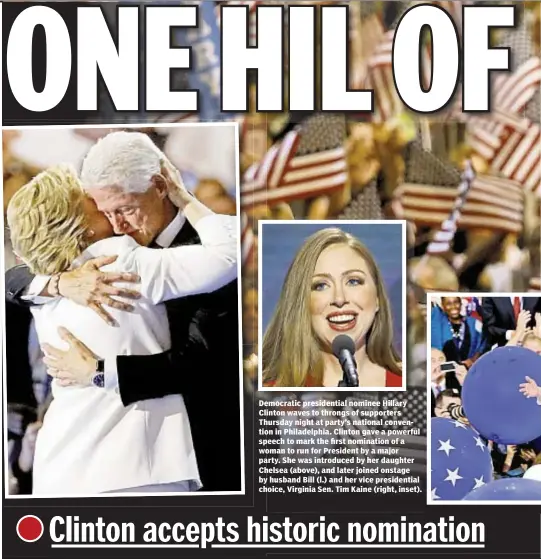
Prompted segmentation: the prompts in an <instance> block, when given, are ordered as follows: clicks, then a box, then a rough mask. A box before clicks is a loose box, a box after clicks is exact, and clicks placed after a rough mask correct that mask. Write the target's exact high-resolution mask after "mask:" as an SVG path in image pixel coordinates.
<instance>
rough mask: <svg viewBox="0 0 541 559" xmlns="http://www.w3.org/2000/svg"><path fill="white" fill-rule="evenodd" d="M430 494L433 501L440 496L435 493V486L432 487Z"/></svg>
mask: <svg viewBox="0 0 541 559" xmlns="http://www.w3.org/2000/svg"><path fill="white" fill-rule="evenodd" d="M430 496H431V497H432V500H433V501H435V500H436V499H439V498H440V496H439V495H437V494H436V488H435V487H434V489H432V492H431V493H430Z"/></svg>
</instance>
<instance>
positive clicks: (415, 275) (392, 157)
mask: <svg viewBox="0 0 541 559" xmlns="http://www.w3.org/2000/svg"><path fill="white" fill-rule="evenodd" d="M258 3H259V2H257V1H247V2H242V1H236V2H234V1H231V2H202V3H200V10H201V14H200V16H201V19H200V21H201V22H202V23H206V24H207V25H203V24H202V25H201V26H200V28H199V30H198V31H195V32H194V31H192V32H191V34H189V35H183V34H182V33H180V32H179V34H178V35H175V37H174V41H175V42H177V43H178V44H192V45H193V46H194V49H196V50H197V54H198V56H197V57H196V61H197V63H196V67H195V69H194V71H193V72H190V73H187V72H182V73H174V74H173V81H174V82H175V83H174V86H175V87H185V88H189V87H194V86H197V87H201V103H202V110H201V113H200V114H199V115H187V114H171V113H167V114H163V115H158V116H156V115H155V114H152V115H151V114H146V113H144V112H139V113H134V114H129V113H116V112H115V110H114V107H113V106H112V104H111V102H110V98H109V97H108V96H107V95H106V94H104V103H103V104H102V105H100V106H102V109H101V111H100V114H99V115H98V117H97V118H96V117H93V118H92V121H89V122H92V123H93V124H94V123H98V122H99V123H103V124H112V123H115V124H124V123H131V124H133V123H139V124H143V123H145V124H147V125H148V126H151V127H152V129H146V131H147V132H148V133H150V134H151V135H152V137H153V139H154V140H155V142H156V143H157V144H158V145H159V146H160V147H161V148H162V149H163V150H164V152H165V153H166V154H167V155H168V157H169V158H170V159H171V161H172V162H173V163H174V164H175V165H176V166H177V167H178V169H179V170H180V172H181V174H182V176H183V178H184V180H185V182H186V184H187V186H188V188H190V189H191V190H192V191H193V192H194V194H195V195H196V196H197V197H198V198H199V199H201V200H202V201H203V202H204V203H205V204H207V205H208V206H209V207H211V208H212V209H214V210H215V211H217V212H220V213H229V214H235V213H236V207H237V200H236V197H237V194H236V179H235V174H234V171H232V170H231V166H228V165H227V164H226V161H231V157H233V155H234V150H236V147H235V146H229V144H228V146H229V147H227V148H224V143H223V138H222V137H221V136H220V134H221V132H220V129H219V128H216V129H215V132H213V134H211V135H210V136H208V135H207V136H204V137H203V135H202V133H201V130H202V129H198V128H196V127H192V128H190V129H183V128H166V127H163V124H164V123H166V122H182V123H189V122H192V121H215V120H221V121H223V120H234V121H236V122H238V124H239V129H240V146H239V149H240V154H239V155H240V200H239V202H240V210H241V219H242V243H243V278H242V279H243V283H242V285H243V346H244V373H245V381H246V382H245V386H246V391H247V394H251V393H253V390H254V386H256V383H257V378H256V377H257V363H258V358H257V339H258V334H257V324H258V320H257V317H258V308H257V306H258V302H257V301H258V297H257V293H258V292H257V289H258V285H257V277H258V274H257V263H258V256H257V255H258V239H257V222H258V220H260V219H284V220H287V219H308V220H309V219H348V220H353V219H359V220H367V219H386V218H389V219H397V218H398V219H406V220H407V222H408V264H409V266H408V273H409V280H408V319H409V328H408V335H409V340H408V341H409V343H408V351H409V355H408V358H407V361H408V362H407V367H406V370H407V374H408V386H409V387H410V390H408V393H407V398H408V399H412V406H411V407H412V409H414V408H415V406H417V407H418V406H421V408H422V407H424V390H425V388H424V387H425V386H426V371H427V366H428V364H427V363H426V355H427V346H426V334H427V332H426V313H427V308H426V293H427V292H431V291H447V292H449V291H453V292H456V291H461V292H473V291H482V292H490V291H494V292H495V291H528V290H533V291H540V290H541V284H540V278H541V236H540V233H541V222H540V215H541V209H540V208H541V204H540V202H541V141H540V139H541V136H540V125H541V92H540V87H539V86H540V83H541V62H540V58H539V56H540V33H539V30H540V25H541V24H540V14H541V4H540V3H539V2H517V3H516V4H517V5H518V8H519V9H518V10H517V16H518V25H517V27H516V29H514V30H499V31H496V32H495V33H494V36H493V37H492V40H493V43H494V44H496V45H499V46H509V47H511V48H512V52H513V56H512V57H511V60H512V69H511V72H509V73H501V74H500V73H495V74H494V75H493V79H494V80H495V81H496V83H494V84H493V95H494V99H493V103H492V107H493V110H492V112H491V113H489V114H485V115H481V116H475V117H471V116H467V115H463V114H461V113H460V107H459V105H452V106H450V107H449V108H448V109H447V110H446V111H445V113H441V114H435V115H429V116H427V117H423V118H419V115H413V114H411V113H409V112H407V110H406V109H405V108H404V106H403V105H402V104H401V102H400V100H399V98H398V95H397V93H396V91H395V88H394V85H393V79H392V65H391V50H392V49H391V45H392V39H393V29H394V27H395V25H396V23H397V21H398V18H399V17H400V15H401V14H402V13H403V12H404V11H405V10H406V9H407V8H408V7H409V6H411V5H412V4H414V2H399V1H385V2H375V1H370V2H368V1H365V2H349V3H345V4H347V5H348V6H349V16H350V17H349V22H350V37H351V51H350V52H351V56H350V64H351V68H350V76H351V81H350V86H351V87H354V88H359V87H362V86H367V87H370V88H372V89H374V90H375V112H374V114H372V115H354V114H348V115H347V116H345V115H343V114H333V115H331V114H299V113H295V114H293V113H287V112H285V113H282V114H264V113H256V112H255V103H254V99H253V98H252V99H251V110H250V111H249V112H248V113H247V114H244V115H242V116H237V115H223V114H220V113H219V99H218V97H217V95H216V91H218V92H219V73H218V74H216V66H217V65H219V56H217V53H219V34H216V31H217V30H218V29H219V10H218V8H219V5H220V4H237V5H238V4H241V5H247V6H248V7H249V10H250V17H251V24H252V25H255V12H254V8H255V7H256V6H257V4H258ZM277 3H281V4H287V2H277ZM320 3H321V4H324V3H325V2H320ZM433 3H434V4H437V5H440V6H442V7H445V8H446V9H448V11H449V12H450V14H451V15H452V16H453V17H454V18H455V21H456V24H457V26H458V28H459V29H460V26H461V5H462V4H466V3H469V2H460V1H453V2H433ZM472 3H475V2H472ZM502 3H504V2H502ZM506 3H507V4H508V3H509V2H506ZM109 4H110V5H108V6H106V12H107V14H108V17H110V18H111V20H112V21H113V20H114V18H115V13H116V12H115V4H116V3H114V2H111V3H109ZM333 4H336V2H333ZM429 44H430V41H429V38H428V37H427V45H429ZM209 45H210V47H211V48H209ZM198 47H201V48H198ZM426 56H427V57H428V58H430V49H429V48H427V49H426ZM212 80H214V82H215V83H214V87H208V88H207V89H205V87H204V84H209V83H211V82H212ZM201 84H203V86H202V85H201ZM458 89H460V88H458ZM252 92H255V89H252ZM457 102H458V103H460V99H458V101H457ZM77 118H78V115H77V114H76V113H74V119H77ZM81 124H83V122H81ZM187 130H189V132H187ZM106 132H107V130H104V129H92V128H90V129H89V128H85V129H79V130H73V129H71V130H57V129H55V130H48V131H45V130H42V131H39V132H36V131H30V130H28V131H20V132H15V131H11V130H5V131H4V132H3V162H4V183H3V190H4V210H5V208H6V205H7V203H8V202H9V200H10V197H11V196H12V194H13V193H14V192H15V191H16V190H17V189H18V188H19V187H20V186H21V185H23V184H25V183H26V182H28V180H30V178H32V177H33V176H34V175H35V174H36V173H37V172H39V171H40V170H41V169H43V168H44V167H46V166H47V165H49V164H51V162H54V163H56V162H58V161H59V160H60V159H65V158H66V157H67V155H66V154H68V153H69V154H70V155H69V157H71V159H72V162H74V163H77V162H78V161H80V160H81V158H82V157H83V156H84V154H85V153H86V151H87V150H88V148H89V146H90V145H92V143H93V142H94V141H95V140H96V138H97V137H99V136H100V135H102V134H104V133H106ZM202 142H211V147H210V149H209V146H208V144H207V145H206V149H205V150H204V156H203V151H202V150H201V149H200V147H201V145H202ZM228 150H229V151H228ZM231 150H233V153H232V152H231ZM208 153H212V159H213V160H212V161H209V159H208ZM278 155H280V156H281V157H282V158H283V161H284V164H283V167H282V169H281V171H280V173H272V175H271V174H270V173H269V169H272V168H273V161H274V160H275V158H276V157H277V156H278ZM467 161H468V162H470V163H471V165H472V166H473V169H474V171H475V173H476V176H475V179H474V180H473V181H470V182H469V183H468V186H469V189H468V191H467V194H466V196H465V197H464V196H463V197H462V199H460V200H459V202H460V204H459V206H460V212H459V213H456V212H453V210H454V208H455V207H456V204H457V199H458V198H460V194H459V189H458V186H459V184H460V182H461V177H462V176H463V171H464V169H465V165H466V162H467ZM209 169H213V170H214V171H213V172H211V173H210V174H209V171H208V170H209ZM299 169H300V170H301V172H300V173H299V172H297V171H298V170H299ZM290 173H291V174H290ZM293 173H295V174H293ZM288 175H289V176H288ZM451 215H453V216H454V220H453V224H452V228H451V229H444V227H443V224H445V223H446V222H448V221H449V219H448V218H449V217H450V216H451ZM441 238H444V239H446V241H445V242H444V243H443V244H444V245H445V246H444V247H443V248H442V246H441V245H442V243H435V242H434V241H435V240H437V239H441ZM4 239H5V243H7V242H8V239H9V235H8V234H7V235H5V236H4ZM5 263H6V266H7V267H10V266H12V265H14V264H15V260H14V257H13V255H12V253H11V252H10V250H9V246H7V244H5ZM429 310H430V309H429ZM19 343H20V342H19ZM24 344H26V341H25V342H24ZM24 344H23V345H24ZM27 345H28V347H29V348H30V349H29V350H28V354H29V367H30V369H31V371H32V376H33V377H34V386H33V387H32V390H31V392H30V391H28V390H26V392H25V395H24V394H23V395H21V396H18V395H16V393H15V392H13V391H12V392H11V395H9V394H8V396H9V397H10V398H11V400H12V401H11V402H10V405H12V409H16V410H23V411H24V413H18V414H15V415H14V416H13V425H10V426H9V429H10V430H13V432H14V433H17V437H18V438H16V439H14V440H16V441H17V444H18V445H19V446H21V447H22V449H23V451H24V449H25V448H27V447H28V448H31V447H32V444H33V438H35V435H34V434H33V431H32V429H31V428H30V427H28V426H29V425H30V426H31V425H35V424H36V423H37V424H39V421H40V411H39V410H40V409H42V406H43V405H44V404H45V403H46V399H45V394H46V390H44V389H43V386H44V385H46V375H45V373H44V371H43V370H42V367H40V365H39V351H38V350H39V348H37V349H36V347H37V344H36V342H35V340H33V339H32V336H31V337H30V340H29V344H27ZM259 396H263V393H261V394H259ZM275 396H276V393H273V395H272V397H275ZM19 400H20V401H19ZM21 417H22V418H24V420H22V421H21V420H20V418H21ZM414 419H415V422H416V424H417V425H419V426H421V427H422V428H424V422H425V419H424V417H423V416H422V414H418V415H416V416H415V418H414ZM25 433H26V435H25ZM26 454H28V453H26ZM26 454H25V452H21V456H22V457H23V459H22V461H21V460H20V461H19V463H18V467H20V468H19V469H20V470H21V471H22V472H24V471H25V469H26V470H27V469H28V466H27V465H25V464H26V463H25V461H24V456H25V455H26ZM20 479H21V480H22V479H23V476H22V475H21V478H20ZM21 483H22V485H24V481H23V482H21ZM21 491H23V492H24V489H21Z"/></svg>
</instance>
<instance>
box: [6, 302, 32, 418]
mask: <svg viewBox="0 0 541 559" xmlns="http://www.w3.org/2000/svg"><path fill="white" fill-rule="evenodd" d="M31 320H32V315H31V314H30V313H29V312H28V311H27V310H26V309H23V308H21V307H19V306H17V305H14V304H13V303H10V302H9V301H6V325H7V328H6V365H7V367H6V372H5V375H6V393H7V402H8V404H11V405H15V406H24V407H27V408H28V409H29V410H35V409H36V407H37V403H36V398H35V396H34V388H33V382H32V367H31V365H30V359H29V355H28V339H29V334H30V323H31Z"/></svg>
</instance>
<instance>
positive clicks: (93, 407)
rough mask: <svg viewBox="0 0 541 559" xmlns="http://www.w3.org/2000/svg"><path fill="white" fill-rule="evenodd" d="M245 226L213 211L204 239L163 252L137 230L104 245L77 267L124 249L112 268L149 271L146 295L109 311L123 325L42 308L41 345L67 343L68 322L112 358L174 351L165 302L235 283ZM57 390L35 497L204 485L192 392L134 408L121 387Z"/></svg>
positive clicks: (69, 305) (66, 304) (38, 458)
mask: <svg viewBox="0 0 541 559" xmlns="http://www.w3.org/2000/svg"><path fill="white" fill-rule="evenodd" d="M236 226H237V225H236V218H234V217H229V216H221V215H220V216H219V215H212V216H208V217H205V218H203V219H201V220H200V221H199V222H198V223H197V225H196V227H195V229H196V230H197V232H198V234H199V236H200V238H201V242H202V244H201V245H190V246H180V247H176V248H169V249H161V250H157V249H149V248H145V247H141V246H139V245H138V244H137V243H136V242H135V241H134V240H133V239H132V238H131V237H127V236H124V237H112V238H110V239H105V240H102V241H99V242H97V243H95V244H94V245H92V246H91V247H89V248H88V249H87V250H85V251H84V253H83V254H82V256H81V257H80V258H79V259H78V261H77V263H76V264H77V265H79V264H80V263H81V262H82V261H84V260H87V259H89V258H94V257H96V256H106V255H108V256H111V255H118V258H117V260H116V261H115V262H114V263H113V264H111V265H109V266H107V267H105V268H104V269H105V270H108V271H115V270H118V271H125V272H133V273H137V274H139V275H140V277H141V286H140V287H141V293H142V297H141V299H139V300H137V301H136V302H135V307H136V308H135V311H134V312H132V313H128V312H121V311H116V310H115V309H109V308H108V311H109V312H110V313H111V314H112V315H113V316H114V318H115V319H116V321H117V322H118V327H111V326H108V325H107V324H106V323H105V322H104V321H103V320H102V319H100V318H99V317H98V315H97V314H95V313H94V312H93V311H92V310H90V309H88V308H86V307H82V306H79V305H77V304H76V303H73V302H72V301H70V300H69V299H64V298H57V299H54V300H52V301H50V302H48V303H47V304H44V305H39V306H33V307H31V309H32V313H33V315H34V318H35V323H36V331H37V333H38V337H39V340H40V343H44V342H46V343H49V344H51V345H53V346H56V347H58V348H60V349H64V348H66V344H65V342H63V341H62V340H61V339H60V338H59V336H58V333H57V330H58V327H59V326H64V327H65V328H67V329H68V330H69V331H71V332H72V333H73V334H74V335H75V336H76V337H77V338H78V339H79V340H81V341H82V342H83V343H84V344H85V345H86V346H88V347H89V348H90V349H91V350H92V351H93V352H94V353H95V354H96V355H98V356H99V357H100V358H102V359H105V360H109V359H113V360H115V359H116V356H117V355H151V354H155V353H161V352H163V351H165V350H167V349H169V348H170V347H171V339H170V333H169V323H168V320H167V313H166V309H165V305H163V304H160V303H161V301H165V300H168V299H174V298H178V297H182V296H186V295H190V294H196V293H206V292H210V291H214V290H216V289H218V288H219V287H222V286H223V285H225V284H227V283H229V282H230V281H232V280H233V279H235V278H236V277H237V252H238V251H237V229H236ZM66 349H67V348H66ZM178 373H179V374H194V372H193V371H179V372H178ZM148 382H149V383H151V382H152V371H148ZM53 396H54V398H53V401H52V403H51V405H50V407H49V409H48V411H47V413H46V414H45V418H44V422H43V426H42V428H41V430H40V431H39V433H38V437H37V441H36V453H35V460H34V469H33V493H34V494H39V495H55V496H60V495H93V494H96V493H101V492H104V491H114V490H118V489H126V488H133V487H139V486H142V485H154V484H162V483H174V482H179V481H186V480H194V481H195V482H196V483H197V484H199V485H200V482H199V473H198V469H197V462H196V458H195V454H194V449H193V444H192V437H191V432H190V424H189V422H188V417H187V414H186V408H185V405H184V400H183V398H182V396H180V395H171V396H166V397H164V398H158V399H153V400H146V401H142V402H138V403H136V404H132V405H130V406H127V407H124V406H123V405H122V402H121V400H120V395H119V394H118V391H117V390H116V389H111V390H108V389H106V388H97V387H94V386H85V387H61V386H59V385H58V384H57V383H56V381H53Z"/></svg>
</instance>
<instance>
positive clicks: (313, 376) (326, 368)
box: [262, 228, 402, 389]
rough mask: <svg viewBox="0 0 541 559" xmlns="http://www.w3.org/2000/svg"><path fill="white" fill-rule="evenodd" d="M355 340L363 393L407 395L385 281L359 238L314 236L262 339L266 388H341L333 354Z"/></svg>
mask: <svg viewBox="0 0 541 559" xmlns="http://www.w3.org/2000/svg"><path fill="white" fill-rule="evenodd" d="M344 335H345V336H348V337H349V338H351V340H352V343H353V347H354V350H355V353H354V355H353V357H354V361H355V362H356V365H357V374H358V379H359V384H358V386H359V387H378V388H379V387H381V388H382V389H385V388H387V387H401V386H402V366H401V363H400V358H399V356H398V353H397V352H396V351H395V349H394V347H393V344H392V340H393V322H392V317H391V309H390V304H389V299H388V297H387V293H386V291H385V286H384V283H383V279H382V277H381V274H380V271H379V269H378V267H377V265H376V262H375V260H374V257H373V256H372V254H371V253H370V252H369V250H368V249H367V248H366V247H365V246H364V245H363V244H362V243H361V242H360V241H359V240H358V239H357V238H355V237H354V236H352V235H350V234H349V233H346V232H344V231H342V230H341V229H338V228H328V229H323V230H321V231H318V232H317V233H315V234H313V235H312V236H310V237H309V238H308V239H307V240H306V241H305V243H304V244H303V245H302V247H301V248H300V250H299V251H298V253H297V254H296V256H295V259H294V260H293V263H292V264H291V266H290V268H289V270H288V272H287V275H286V278H285V281H284V285H283V288H282V293H281V296H280V299H279V302H278V305H277V307H276V310H275V312H274V315H273V317H272V319H271V321H270V323H269V326H268V328H267V331H266V332H265V335H264V338H263V350H262V361H263V383H264V385H265V386H275V387H288V388H294V387H327V386H328V387H336V386H338V385H339V384H340V383H341V382H342V381H343V380H345V377H346V376H347V375H345V373H344V371H343V369H342V366H341V364H340V361H339V359H337V357H335V355H334V354H333V341H334V340H335V338H337V337H338V336H344Z"/></svg>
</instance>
